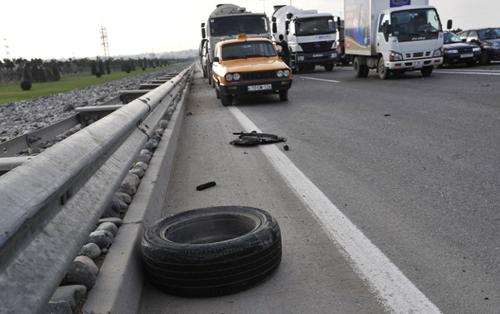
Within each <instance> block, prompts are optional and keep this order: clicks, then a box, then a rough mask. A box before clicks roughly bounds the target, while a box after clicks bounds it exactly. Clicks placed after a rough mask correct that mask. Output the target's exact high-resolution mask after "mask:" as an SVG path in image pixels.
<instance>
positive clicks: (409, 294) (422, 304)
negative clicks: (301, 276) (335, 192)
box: [229, 107, 440, 314]
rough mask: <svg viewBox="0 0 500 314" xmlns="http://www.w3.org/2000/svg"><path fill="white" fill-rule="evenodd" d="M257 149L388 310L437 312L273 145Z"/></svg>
mask: <svg viewBox="0 0 500 314" xmlns="http://www.w3.org/2000/svg"><path fill="white" fill-rule="evenodd" d="M229 110H230V111H231V113H232V114H233V115H234V116H235V117H236V119H237V120H238V122H239V123H240V124H241V126H242V127H243V128H244V129H245V130H246V131H247V132H251V131H257V132H260V130H259V128H258V127H257V126H256V125H255V124H254V123H253V122H252V121H251V120H250V119H249V118H248V117H247V116H246V115H245V114H244V113H243V112H241V111H240V110H239V109H238V108H236V107H229ZM260 149H261V150H262V152H263V153H264V155H265V156H266V157H267V158H268V160H269V161H270V162H271V164H272V165H273V166H274V167H275V168H276V170H277V171H278V173H279V174H280V175H281V176H282V177H283V179H284V180H285V182H286V183H287V185H288V186H289V187H290V188H291V189H292V190H293V192H294V193H295V194H296V195H297V197H298V198H299V199H301V200H302V202H303V203H304V205H305V206H306V208H307V209H308V210H309V212H311V213H312V214H313V216H314V217H315V219H316V220H317V221H318V222H319V224H320V225H321V226H322V228H323V229H324V230H325V232H326V233H327V234H328V236H329V238H330V239H331V240H333V241H334V243H336V245H337V246H338V247H339V248H340V252H342V254H343V255H344V257H345V258H346V259H347V260H348V261H349V262H350V263H351V265H352V267H353V269H354V271H355V272H356V273H357V274H358V275H359V276H360V277H361V278H362V279H364V280H365V281H366V282H367V283H368V285H369V286H370V289H371V290H372V291H373V292H374V293H375V294H376V295H377V296H378V297H379V299H380V302H382V304H383V305H384V306H385V307H386V308H387V310H389V311H391V312H394V313H426V314H429V313H440V310H439V309H438V308H437V307H436V305H434V304H433V303H432V302H431V301H430V300H429V299H428V298H427V297H426V296H425V295H424V294H423V293H422V292H421V291H420V290H419V289H418V288H417V287H415V285H414V284H413V283H412V282H411V281H410V280H409V279H408V278H406V276H405V275H404V274H403V273H402V272H401V271H400V270H399V269H398V268H397V267H396V265H394V264H393V263H392V262H391V261H390V260H389V259H388V258H387V257H386V256H385V255H384V253H382V252H381V251H380V249H378V248H377V247H376V246H375V245H374V244H373V243H372V242H371V241H370V240H369V239H368V238H367V237H366V236H365V235H364V234H363V232H362V231H361V230H359V229H358V228H357V227H356V226H355V225H354V224H353V223H352V222H351V221H350V220H349V218H347V217H346V216H345V215H344V214H343V213H342V212H341V211H340V210H339V209H338V208H337V207H336V206H335V205H334V204H333V203H332V202H331V201H330V200H329V199H328V197H327V196H326V195H325V194H324V193H323V192H321V190H320V189H319V188H318V187H317V186H316V185H314V183H313V182H311V180H309V178H307V177H306V175H305V174H304V173H302V171H300V169H298V168H297V167H296V166H295V165H294V164H293V162H292V161H291V160H290V159H288V157H287V156H286V155H285V154H284V153H283V152H281V151H280V150H279V149H278V147H277V146H276V145H261V146H260Z"/></svg>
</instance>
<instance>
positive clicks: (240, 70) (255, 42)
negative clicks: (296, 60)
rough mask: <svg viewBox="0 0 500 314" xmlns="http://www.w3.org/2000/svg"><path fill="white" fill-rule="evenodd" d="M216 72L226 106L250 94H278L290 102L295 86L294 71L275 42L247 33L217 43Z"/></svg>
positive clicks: (219, 92)
mask: <svg viewBox="0 0 500 314" xmlns="http://www.w3.org/2000/svg"><path fill="white" fill-rule="evenodd" d="M212 75H213V80H214V84H215V90H216V93H217V98H220V99H221V102H222V104H223V105H224V106H228V105H231V104H232V102H233V98H234V97H237V96H239V95H247V94H263V93H266V94H273V93H277V94H279V96H280V100H281V101H286V100H288V90H289V89H290V87H291V86H292V71H291V69H290V68H289V67H288V66H287V65H286V64H285V63H284V62H283V61H281V59H280V58H279V56H278V54H277V52H276V47H275V46H274V44H273V43H272V42H271V41H270V40H268V39H266V38H247V37H246V36H245V35H239V36H238V38H237V39H231V40H225V41H222V42H219V43H217V45H216V46H215V53H214V60H213V65H212Z"/></svg>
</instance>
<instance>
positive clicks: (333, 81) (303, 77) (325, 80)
mask: <svg viewBox="0 0 500 314" xmlns="http://www.w3.org/2000/svg"><path fill="white" fill-rule="evenodd" d="M300 78H301V79H303V80H313V81H321V82H330V83H340V81H336V80H327V79H322V78H317V77H309V76H300Z"/></svg>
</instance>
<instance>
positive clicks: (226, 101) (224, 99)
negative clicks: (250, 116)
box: [220, 95, 233, 106]
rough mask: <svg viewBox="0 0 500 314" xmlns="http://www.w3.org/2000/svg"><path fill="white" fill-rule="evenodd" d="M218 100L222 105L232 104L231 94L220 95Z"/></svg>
mask: <svg viewBox="0 0 500 314" xmlns="http://www.w3.org/2000/svg"><path fill="white" fill-rule="evenodd" d="M220 102H221V103H222V105H223V106H231V105H232V104H233V95H220Z"/></svg>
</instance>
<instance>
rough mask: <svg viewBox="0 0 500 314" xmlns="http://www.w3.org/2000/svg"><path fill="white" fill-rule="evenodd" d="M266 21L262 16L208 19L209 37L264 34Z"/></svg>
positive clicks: (266, 29)
mask: <svg viewBox="0 0 500 314" xmlns="http://www.w3.org/2000/svg"><path fill="white" fill-rule="evenodd" d="M267 32H268V28H267V19H266V17H265V16H264V15H237V16H223V17H217V18H211V19H210V35H211V36H234V35H238V34H241V33H245V34H266V33H267Z"/></svg>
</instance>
